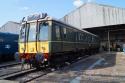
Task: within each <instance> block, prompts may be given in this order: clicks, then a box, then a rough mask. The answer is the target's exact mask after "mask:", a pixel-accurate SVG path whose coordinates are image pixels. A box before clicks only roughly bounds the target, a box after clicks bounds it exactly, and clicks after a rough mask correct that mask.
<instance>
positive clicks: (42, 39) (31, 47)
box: [19, 13, 100, 67]
mask: <svg viewBox="0 0 125 83" xmlns="http://www.w3.org/2000/svg"><path fill="white" fill-rule="evenodd" d="M99 45H100V44H99V37H98V36H97V35H94V34H92V33H90V32H88V31H85V30H80V29H78V28H76V27H73V26H71V25H69V24H66V23H64V22H61V21H59V20H57V19H54V18H52V17H50V16H48V15H47V14H46V13H45V14H44V13H43V14H39V15H37V14H36V15H31V16H28V17H27V19H25V18H23V20H22V27H21V31H20V35H19V56H20V59H24V60H26V62H28V63H30V64H32V65H33V66H34V67H40V66H46V65H51V66H54V65H58V64H63V63H64V62H67V61H72V60H74V59H76V58H78V57H83V56H85V55H91V54H94V53H96V52H98V50H99Z"/></svg>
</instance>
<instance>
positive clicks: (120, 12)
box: [61, 3, 125, 29]
mask: <svg viewBox="0 0 125 83" xmlns="http://www.w3.org/2000/svg"><path fill="white" fill-rule="evenodd" d="M61 21H64V22H66V23H68V24H71V25H73V26H75V27H77V28H79V29H84V28H91V27H100V26H108V25H117V24H125V9H123V8H115V7H111V6H106V5H99V4H95V3H87V4H84V5H83V6H81V7H79V8H77V9H76V10H74V11H72V12H70V13H69V14H67V15H65V16H64V17H63V18H62V19H61Z"/></svg>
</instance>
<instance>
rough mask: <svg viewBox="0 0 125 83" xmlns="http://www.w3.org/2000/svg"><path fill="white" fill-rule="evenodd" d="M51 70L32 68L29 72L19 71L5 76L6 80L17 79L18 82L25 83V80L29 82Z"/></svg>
mask: <svg viewBox="0 0 125 83" xmlns="http://www.w3.org/2000/svg"><path fill="white" fill-rule="evenodd" d="M50 72H51V71H49V70H46V69H44V70H36V69H34V70H32V71H29V72H25V73H20V74H18V75H16V76H14V77H12V76H11V77H9V78H6V79H7V80H14V81H18V82H20V83H27V82H30V81H32V80H35V79H37V78H39V77H42V76H44V75H47V74H48V73H50Z"/></svg>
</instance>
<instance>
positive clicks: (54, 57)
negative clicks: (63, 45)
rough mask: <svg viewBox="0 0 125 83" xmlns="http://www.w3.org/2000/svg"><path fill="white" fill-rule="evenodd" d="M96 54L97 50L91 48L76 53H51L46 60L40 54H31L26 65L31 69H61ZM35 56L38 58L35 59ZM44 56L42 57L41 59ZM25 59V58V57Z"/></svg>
mask: <svg viewBox="0 0 125 83" xmlns="http://www.w3.org/2000/svg"><path fill="white" fill-rule="evenodd" d="M97 52H98V48H91V49H84V50H78V51H69V52H60V53H51V54H48V58H47V57H46V58H44V57H45V55H44V54H42V53H37V54H33V55H30V56H34V57H30V58H29V59H27V60H26V63H29V64H31V65H32V66H33V67H36V68H40V67H48V66H51V67H56V68H57V67H61V66H64V65H65V64H66V63H73V62H75V61H76V60H77V58H79V57H81V58H82V57H83V58H84V57H87V56H86V55H88V56H90V55H92V54H96V53H97ZM35 56H38V57H39V58H38V57H37V58H36V57H35ZM41 56H44V57H41ZM25 58H26V57H25ZM38 59H39V60H38Z"/></svg>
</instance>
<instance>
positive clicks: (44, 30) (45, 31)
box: [37, 21, 50, 55]
mask: <svg viewBox="0 0 125 83" xmlns="http://www.w3.org/2000/svg"><path fill="white" fill-rule="evenodd" d="M38 25H39V31H38V32H39V33H38V43H37V49H38V52H39V53H43V54H45V55H48V53H49V34H50V33H49V30H50V28H49V27H50V26H49V21H46V22H39V23H38Z"/></svg>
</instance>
